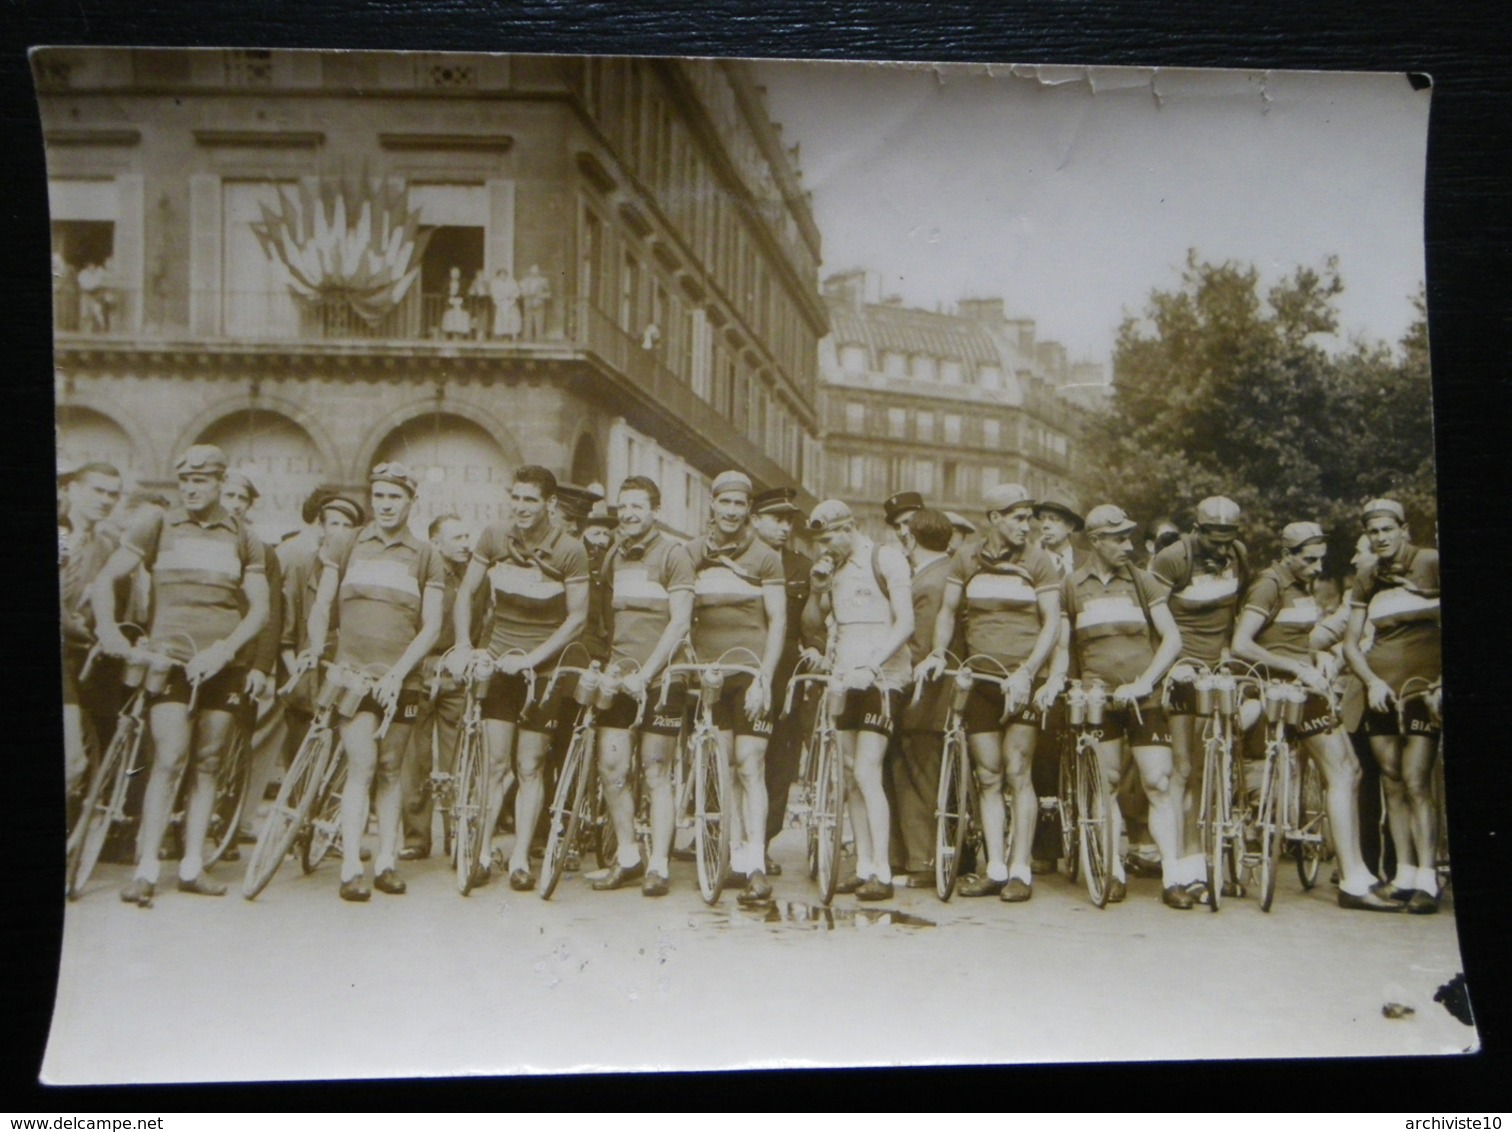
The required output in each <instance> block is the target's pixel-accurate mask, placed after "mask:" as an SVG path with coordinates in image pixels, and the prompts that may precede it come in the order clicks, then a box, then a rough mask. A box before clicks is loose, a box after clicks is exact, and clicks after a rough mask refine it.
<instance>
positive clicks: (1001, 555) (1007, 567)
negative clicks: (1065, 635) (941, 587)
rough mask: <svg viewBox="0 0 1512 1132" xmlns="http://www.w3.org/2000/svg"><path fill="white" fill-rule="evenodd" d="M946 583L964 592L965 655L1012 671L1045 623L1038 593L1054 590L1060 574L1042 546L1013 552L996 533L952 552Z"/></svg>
mask: <svg viewBox="0 0 1512 1132" xmlns="http://www.w3.org/2000/svg"><path fill="white" fill-rule="evenodd" d="M945 584H946V586H947V587H951V586H953V587H957V588H959V589H960V590H961V591H962V600H961V602H960V604H959V606H958V609H959V610H960V614H961V616H963V617H964V618H965V622H966V651H967V652H968V653H972V654H982V655H985V656H990V657H992V658H993V659H995V660H997V661H999V662H1001V663H1002V664H1005V665H1007V666H1009V667H1010V668H1012V667H1014V666H1015V665H1019V664H1022V663H1023V662H1024V661H1026V660H1028V659H1029V654H1030V653H1032V652H1033V651H1034V642H1035V641H1036V640H1037V639H1038V637H1039V633H1040V628H1041V626H1042V624H1043V622H1042V621H1041V620H1040V608H1039V599H1040V595H1042V594H1047V593H1055V592H1056V591H1058V590H1059V589H1060V575H1059V572H1058V571H1057V569H1056V566H1055V562H1054V560H1053V559H1052V558H1051V557H1050V556H1049V555H1048V554H1046V553H1045V552H1044V550H1042V549H1041V548H1040V547H1037V546H1025V547H1024V548H1023V549H1022V550H1020V551H1018V552H1016V553H1015V552H1014V551H1013V550H1012V549H1011V548H1010V547H1009V546H1008V545H1007V543H1005V542H1003V541H1002V540H1001V539H1000V538H999V537H998V535H997V533H996V531H994V532H992V533H990V534H988V536H987V537H986V538H984V539H980V540H976V539H973V540H971V541H969V542H967V543H965V544H964V545H962V546H961V548H960V549H959V550H957V551H956V553H955V557H954V558H953V559H951V563H950V574H949V575H948V576H947V578H946V581H945ZM989 667H990V666H989Z"/></svg>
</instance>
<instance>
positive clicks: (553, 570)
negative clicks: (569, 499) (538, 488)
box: [473, 523, 588, 660]
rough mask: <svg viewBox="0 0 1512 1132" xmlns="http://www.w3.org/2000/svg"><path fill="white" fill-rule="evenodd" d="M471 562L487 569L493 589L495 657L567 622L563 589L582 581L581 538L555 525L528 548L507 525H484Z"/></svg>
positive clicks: (528, 646)
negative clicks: (480, 563)
mask: <svg viewBox="0 0 1512 1132" xmlns="http://www.w3.org/2000/svg"><path fill="white" fill-rule="evenodd" d="M473 558H474V559H476V560H477V561H479V562H482V563H483V565H484V566H486V567H487V568H488V584H489V585H490V586H491V587H492V588H493V598H494V618H493V633H492V635H491V637H490V640H489V645H488V647H489V651H491V652H492V653H494V655H495V656H498V655H502V654H503V653H505V652H508V651H509V650H510V649H521V650H523V651H525V652H529V651H531V650H532V649H534V648H536V647H537V646H538V645H540V644H542V643H543V642H545V641H546V640H547V639H549V638H550V637H551V635H552V634H553V633H555V632H556V631H557V630H558V629H559V628H561V626H562V622H564V621H566V620H567V587H568V586H569V585H573V584H576V583H579V582H581V583H584V584H586V583H587V581H588V552H587V551H586V550H585V549H584V548H583V542H582V540H581V539H579V538H577V537H575V536H573V535H571V534H569V533H567V532H566V531H564V530H563V529H562V528H561V527H557V526H552V527H551V529H550V531H549V532H548V533H547V534H546V537H545V538H543V539H542V540H541V543H540V545H539V546H533V547H532V546H526V545H525V543H523V542H522V541H520V539H519V537H518V536H517V535H516V534H515V531H514V529H513V528H512V527H509V526H506V525H504V524H502V523H493V524H490V525H489V526H487V527H485V528H484V529H483V534H482V536H481V537H479V539H478V543H477V545H476V546H475V547H473ZM546 659H547V660H549V659H551V658H550V657H547V658H546Z"/></svg>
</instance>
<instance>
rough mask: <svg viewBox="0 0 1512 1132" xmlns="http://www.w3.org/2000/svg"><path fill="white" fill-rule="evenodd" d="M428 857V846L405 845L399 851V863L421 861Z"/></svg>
mask: <svg viewBox="0 0 1512 1132" xmlns="http://www.w3.org/2000/svg"><path fill="white" fill-rule="evenodd" d="M429 856H430V846H429V845H406V846H405V847H404V848H403V849H401V850H399V859H400V860H401V861H423V860H425V859H426V858H427V857H429Z"/></svg>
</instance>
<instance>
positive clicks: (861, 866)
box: [856, 857, 876, 880]
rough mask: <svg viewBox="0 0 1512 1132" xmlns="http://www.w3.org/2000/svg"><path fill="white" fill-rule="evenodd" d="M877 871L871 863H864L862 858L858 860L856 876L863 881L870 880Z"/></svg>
mask: <svg viewBox="0 0 1512 1132" xmlns="http://www.w3.org/2000/svg"><path fill="white" fill-rule="evenodd" d="M875 871H876V870H875V869H873V868H872V863H871V862H870V861H863V860H862V859H861V858H860V857H857V858H856V875H857V876H858V877H860V878H861V879H862V880H870V879H871V876H872V874H873V873H874V872H875Z"/></svg>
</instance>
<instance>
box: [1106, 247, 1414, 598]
mask: <svg viewBox="0 0 1512 1132" xmlns="http://www.w3.org/2000/svg"><path fill="white" fill-rule="evenodd" d="M1343 289H1344V284H1343V281H1342V279H1341V278H1340V275H1339V271H1338V264H1337V261H1336V260H1334V259H1332V258H1330V259H1329V260H1328V261H1327V262H1326V264H1325V265H1324V266H1323V267H1322V269H1315V268H1311V267H1298V268H1296V269H1295V270H1294V271H1293V272H1292V273H1291V274H1290V275H1289V276H1288V277H1286V278H1285V279H1283V280H1282V281H1281V282H1279V283H1277V284H1276V285H1275V286H1273V287H1271V288H1270V289H1269V290H1267V291H1265V292H1264V294H1262V293H1261V287H1260V280H1259V273H1258V272H1257V271H1256V269H1255V268H1254V267H1253V266H1247V265H1241V264H1237V263H1233V262H1225V263H1207V262H1202V261H1199V260H1198V258H1197V255H1196V253H1195V252H1192V253H1189V254H1188V257H1187V262H1186V267H1185V269H1184V271H1183V272H1182V276H1181V286H1180V287H1179V288H1178V289H1176V290H1172V291H1162V290H1156V291H1154V292H1152V293H1151V295H1150V299H1149V302H1148V304H1147V306H1146V309H1145V312H1144V315H1143V317H1139V318H1134V317H1130V318H1126V319H1125V320H1124V322H1123V325H1122V326H1121V327H1120V329H1119V334H1118V341H1117V345H1116V347H1115V351H1114V373H1115V374H1116V375H1117V384H1116V387H1115V391H1114V396H1113V399H1112V402H1111V404H1110V406H1109V409H1108V411H1107V412H1106V413H1104V414H1101V415H1100V416H1098V417H1097V418H1095V419H1094V420H1093V422H1092V423H1091V425H1090V427H1089V436H1088V441H1089V443H1088V451H1089V452H1091V453H1092V454H1093V456H1092V460H1091V462H1092V463H1093V464H1094V468H1093V471H1092V478H1093V482H1094V485H1095V487H1096V489H1097V490H1096V493H1097V495H1098V498H1099V499H1111V500H1114V501H1116V502H1118V503H1119V504H1120V505H1121V506H1123V507H1124V508H1125V509H1126V510H1128V511H1129V512H1130V513H1131V514H1132V515H1133V516H1134V517H1135V518H1136V519H1141V520H1146V521H1148V520H1149V519H1152V518H1153V517H1155V516H1156V515H1159V514H1164V513H1170V512H1172V511H1173V510H1174V511H1175V513H1176V515H1177V519H1178V521H1179V522H1184V521H1189V520H1190V518H1191V511H1192V509H1193V508H1194V507H1195V505H1196V503H1197V501H1198V500H1200V499H1202V498H1203V497H1205V496H1208V495H1227V496H1229V497H1230V498H1232V499H1233V500H1235V502H1237V503H1238V504H1239V505H1240V507H1241V508H1242V509H1243V511H1244V536H1245V539H1246V541H1247V542H1248V543H1249V544H1250V546H1251V547H1252V549H1253V551H1254V553H1255V557H1256V559H1257V561H1264V560H1266V559H1267V558H1268V557H1269V556H1270V555H1272V554H1274V553H1275V550H1276V546H1277V542H1276V534H1277V532H1279V530H1280V528H1281V527H1282V526H1284V525H1285V524H1286V523H1288V522H1290V521H1292V520H1294V519H1304V518H1306V519H1316V520H1317V521H1318V522H1320V523H1322V524H1323V526H1324V528H1325V529H1326V530H1328V531H1329V532H1330V536H1331V537H1330V551H1331V552H1332V554H1331V558H1330V567H1331V568H1332V570H1333V571H1335V572H1342V571H1343V570H1344V569H1346V568H1347V562H1348V559H1349V556H1350V553H1351V551H1352V547H1353V543H1354V540H1355V538H1356V533H1357V531H1358V520H1357V516H1358V507H1359V505H1360V503H1361V502H1363V501H1364V500H1365V499H1366V498H1369V497H1370V496H1372V495H1382V494H1389V495H1392V496H1394V497H1395V498H1398V499H1400V500H1401V502H1402V503H1403V505H1404V506H1406V507H1407V508H1408V511H1409V518H1410V519H1411V520H1413V525H1414V527H1415V528H1416V533H1417V535H1418V537H1419V538H1422V539H1425V540H1430V541H1431V536H1432V533H1433V530H1432V522H1433V520H1434V518H1435V517H1436V514H1437V509H1436V506H1435V504H1434V498H1433V485H1434V480H1433V434H1432V420H1431V413H1430V399H1429V379H1428V353H1427V328H1426V318H1425V317H1420V319H1419V321H1418V322H1417V323H1416V324H1414V326H1413V328H1412V329H1411V330H1410V331H1409V332H1408V334H1407V336H1406V338H1404V340H1403V341H1402V343H1401V344H1400V349H1399V350H1397V351H1394V350H1392V349H1390V348H1388V347H1386V346H1384V345H1381V344H1378V343H1377V344H1365V343H1355V344H1354V345H1353V346H1352V347H1351V348H1349V349H1347V350H1345V351H1342V352H1341V351H1335V352H1330V351H1329V350H1327V349H1325V348H1324V345H1323V344H1322V343H1321V342H1320V341H1319V339H1320V338H1323V337H1324V336H1331V335H1333V334H1334V333H1336V331H1337V329H1338V315H1337V311H1336V310H1335V307H1334V299H1335V298H1336V297H1337V296H1338V295H1339V294H1340V293H1341V292H1342V291H1343ZM1419 311H1420V314H1421V312H1422V311H1423V306H1422V301H1421V298H1419Z"/></svg>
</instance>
